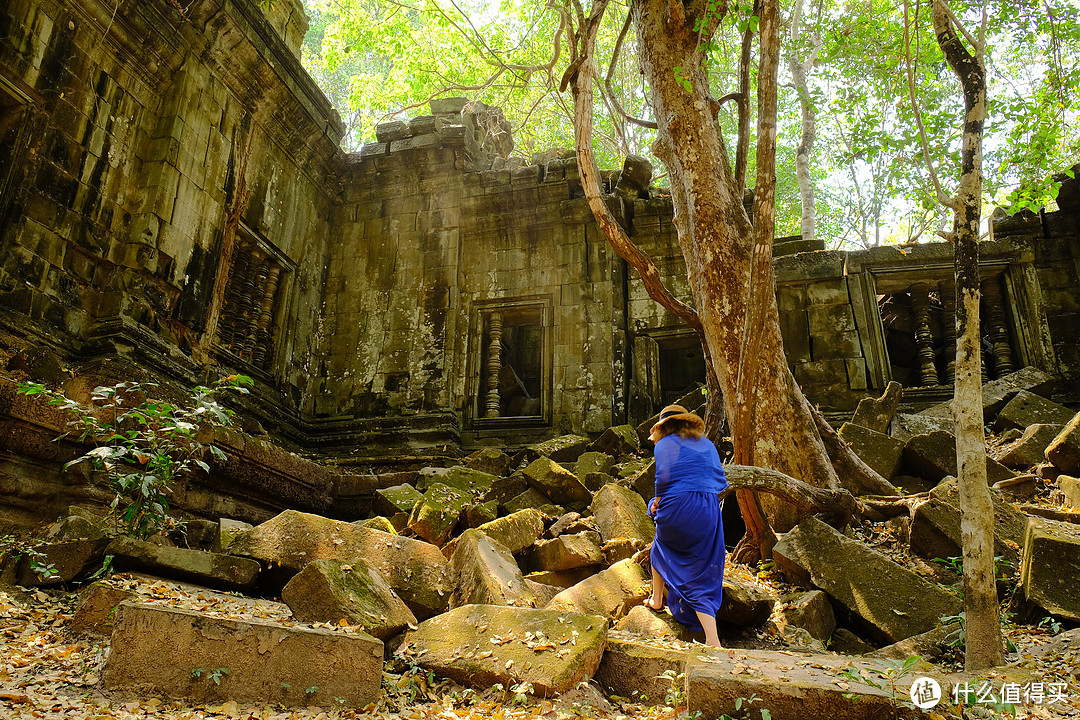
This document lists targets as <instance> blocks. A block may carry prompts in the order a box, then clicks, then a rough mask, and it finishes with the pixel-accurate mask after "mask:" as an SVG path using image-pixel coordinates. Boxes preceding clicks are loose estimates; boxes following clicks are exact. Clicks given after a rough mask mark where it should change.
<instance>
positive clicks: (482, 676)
mask: <svg viewBox="0 0 1080 720" xmlns="http://www.w3.org/2000/svg"><path fill="white" fill-rule="evenodd" d="M607 627H608V626H607V620H605V619H604V618H602V617H597V616H595V615H585V614H580V613H573V612H556V611H552V610H536V609H532V608H519V607H505V606H496V605H463V606H462V607H458V608H454V609H453V610H450V611H448V612H445V613H443V614H441V615H438V616H436V617H434V618H431V619H430V620H426V621H425V622H423V623H421V624H420V627H418V628H417V629H416V630H410V631H409V632H407V633H406V634H405V637H404V643H403V644H402V645H401V646H399V647H398V649H397V651H396V652H395V655H397V656H398V657H401V658H404V659H408V660H410V661H411V662H415V663H416V664H417V665H419V666H420V667H422V668H424V669H425V670H430V671H433V672H434V673H435V674H436V675H439V676H442V677H447V678H450V679H452V680H456V681H457V682H459V683H462V684H463V685H468V686H470V687H474V688H483V689H487V688H489V687H491V686H492V685H494V684H496V683H501V684H502V685H503V687H506V688H509V687H511V686H512V685H515V684H517V683H531V684H532V686H533V694H535V695H540V696H549V695H553V694H555V693H560V692H564V691H566V690H569V689H571V688H573V687H574V686H576V685H577V684H578V683H579V682H582V681H587V680H588V679H589V678H591V677H592V676H593V674H594V673H595V672H596V668H597V667H598V666H599V664H600V658H601V657H602V656H603V654H604V650H605V648H606V647H607ZM376 677H381V671H380V672H378V673H376Z"/></svg>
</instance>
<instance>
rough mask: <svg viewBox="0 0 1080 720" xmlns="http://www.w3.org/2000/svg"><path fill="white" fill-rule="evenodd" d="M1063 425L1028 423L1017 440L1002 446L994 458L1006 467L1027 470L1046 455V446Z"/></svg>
mask: <svg viewBox="0 0 1080 720" xmlns="http://www.w3.org/2000/svg"><path fill="white" fill-rule="evenodd" d="M1063 427H1064V426H1063V425H1045V424H1043V423H1036V424H1034V425H1029V426H1028V427H1027V429H1026V430H1024V434H1023V435H1022V436H1021V437H1020V439H1018V440H1017V441H1015V442H1013V443H1011V444H1010V445H1008V446H1006V447H1004V448H1003V449H1002V451H1001V452H1000V453H999V454H998V456H997V458H996V460H997V461H998V462H1000V463H1001V464H1002V465H1004V466H1005V467H1007V468H1012V469H1014V470H1027V469H1028V468H1031V467H1033V466H1035V465H1038V464H1039V463H1041V462H1042V461H1043V458H1045V457H1046V448H1048V447H1049V446H1050V443H1052V442H1053V441H1054V438H1056V437H1057V436H1058V433H1060V432H1061V430H1062V428H1063Z"/></svg>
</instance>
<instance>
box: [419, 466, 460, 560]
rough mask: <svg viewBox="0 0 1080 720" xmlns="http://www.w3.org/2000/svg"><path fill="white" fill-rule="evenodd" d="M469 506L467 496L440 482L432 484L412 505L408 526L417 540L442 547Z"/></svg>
mask: <svg viewBox="0 0 1080 720" xmlns="http://www.w3.org/2000/svg"><path fill="white" fill-rule="evenodd" d="M468 503H469V496H468V495H466V494H465V493H463V492H461V491H459V490H458V489H457V488H453V487H450V486H449V485H444V484H442V483H441V482H436V483H432V484H431V485H429V486H428V488H427V490H425V491H424V496H423V498H422V499H420V500H419V501H418V502H417V503H416V505H414V506H413V509H412V513H411V514H410V515H409V524H408V527H409V529H410V530H412V532H413V534H415V535H416V536H417V537H419V538H422V539H423V540H427V541H428V542H429V543H432V544H433V545H438V546H440V547H441V546H442V545H443V543H445V542H446V541H447V540H449V539H450V535H451V534H452V533H453V531H454V527H455V526H456V525H457V523H458V519H459V518H460V517H461V513H462V512H463V511H464V510H465V506H466V505H467V504H468Z"/></svg>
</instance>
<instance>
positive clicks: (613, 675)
mask: <svg viewBox="0 0 1080 720" xmlns="http://www.w3.org/2000/svg"><path fill="white" fill-rule="evenodd" d="M637 609H638V610H645V608H643V607H642V608H637ZM632 612H633V611H632ZM645 612H648V610H645ZM627 617H629V616H627ZM688 656H689V653H688V652H687V651H686V650H682V649H674V648H670V647H664V646H662V645H658V644H657V643H655V642H640V641H637V640H631V639H629V638H623V637H620V638H616V637H609V638H608V648H607V652H605V653H604V657H603V659H601V660H600V667H598V668H597V670H596V674H595V675H594V676H593V680H594V681H596V682H597V683H599V685H600V687H602V688H604V689H605V690H607V691H608V693H609V694H612V695H619V696H621V697H625V698H630V699H631V700H633V701H634V702H640V703H642V704H643V705H659V704H661V703H664V702H665V697H666V696H667V694H668V693H669V692H671V690H672V689H675V690H678V691H681V690H683V682H682V681H679V680H677V678H678V676H679V675H681V674H682V673H683V669H684V668H685V667H686V659H687V657H688ZM668 671H670V674H669V676H670V677H671V678H672V679H668V677H669V676H665V675H664V673H666V672H668ZM673 680H674V686H673Z"/></svg>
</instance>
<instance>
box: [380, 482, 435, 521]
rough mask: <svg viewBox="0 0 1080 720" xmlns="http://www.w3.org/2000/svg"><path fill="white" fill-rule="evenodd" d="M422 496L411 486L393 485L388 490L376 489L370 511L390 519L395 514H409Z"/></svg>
mask: <svg viewBox="0 0 1080 720" xmlns="http://www.w3.org/2000/svg"><path fill="white" fill-rule="evenodd" d="M423 497H424V495H423V493H421V492H420V491H419V490H417V489H416V488H414V487H413V486H412V485H406V484H404V483H402V484H401V485H393V486H391V487H388V488H376V489H375V497H374V498H372V501H371V509H372V510H374V511H375V512H377V513H379V514H380V515H386V516H387V517H390V516H392V515H396V514H397V513H411V512H412V509H413V507H414V506H415V505H416V503H418V502H420V500H421V499H423Z"/></svg>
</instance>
